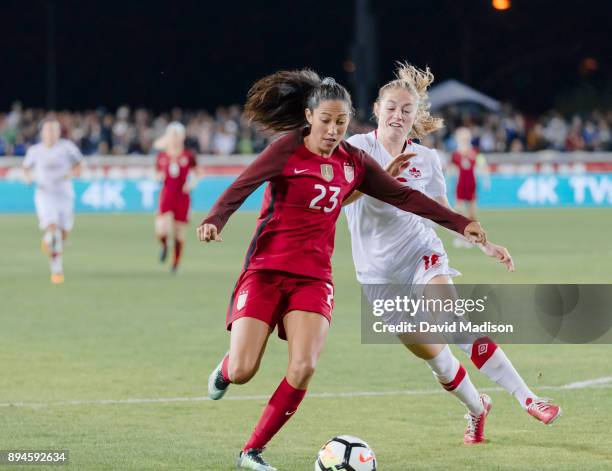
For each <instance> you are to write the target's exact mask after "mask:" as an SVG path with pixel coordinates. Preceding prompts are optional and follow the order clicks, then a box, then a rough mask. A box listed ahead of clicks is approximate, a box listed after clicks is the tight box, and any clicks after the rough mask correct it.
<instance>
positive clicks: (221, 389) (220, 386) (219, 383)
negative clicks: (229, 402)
mask: <svg viewBox="0 0 612 471" xmlns="http://www.w3.org/2000/svg"><path fill="white" fill-rule="evenodd" d="M224 359H225V355H223V359H222V360H221V362H220V363H219V364H218V365H217V367H216V368H215V369H214V370H213V372H212V373H211V374H210V376H209V377H208V397H209V398H211V399H212V400H213V401H218V400H219V399H221V398H222V397H223V396H224V395H225V393H226V392H227V387H228V386H229V385H230V383H229V382H227V381H226V380H225V378H224V377H223V373H222V372H221V365H222V364H223V360H224Z"/></svg>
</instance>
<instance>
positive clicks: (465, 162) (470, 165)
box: [451, 126, 489, 248]
mask: <svg viewBox="0 0 612 471" xmlns="http://www.w3.org/2000/svg"><path fill="white" fill-rule="evenodd" d="M455 142H456V145H457V149H456V150H455V151H454V152H453V153H452V155H451V164H452V165H453V166H454V167H456V170H457V187H456V200H457V201H456V209H457V211H458V212H460V213H461V214H463V215H465V216H467V217H468V218H470V219H476V173H477V172H478V173H479V174H481V175H483V176H484V177H488V175H489V172H488V167H487V161H486V159H485V157H484V155H482V154H481V153H479V152H478V150H477V149H476V148H474V146H473V145H472V132H471V131H470V129H469V128H467V127H463V126H462V127H459V128H457V130H456V131H455ZM487 182H488V178H487V180H485V184H487ZM453 245H454V246H455V247H457V248H471V247H472V244H471V243H469V242H468V241H466V240H465V239H463V238H461V237H456V238H455V239H454V241H453Z"/></svg>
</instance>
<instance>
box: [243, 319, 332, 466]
mask: <svg viewBox="0 0 612 471" xmlns="http://www.w3.org/2000/svg"><path fill="white" fill-rule="evenodd" d="M283 325H284V327H285V332H286V333H287V342H288V344H289V365H288V366H287V374H286V376H285V378H283V380H282V381H281V383H280V385H279V386H278V388H277V389H276V391H275V392H274V394H273V395H272V397H271V398H270V401H269V402H268V405H267V406H266V407H265V409H264V411H263V413H262V415H261V418H260V419H259V422H258V423H257V425H256V426H255V430H254V431H253V434H252V435H251V437H250V438H249V440H248V441H247V443H246V444H245V446H244V448H243V449H242V451H241V452H240V454H239V455H238V461H237V466H238V467H239V468H243V469H254V470H258V471H276V468H274V467H272V466H270V465H269V464H268V463H266V462H265V460H264V459H263V457H262V456H261V455H262V452H263V449H264V448H265V446H266V445H267V444H268V442H269V441H270V440H271V439H272V437H273V436H274V435H275V434H276V433H277V432H278V431H279V430H280V429H281V428H282V427H283V425H285V423H286V422H287V421H288V420H289V419H290V418H291V417H293V415H294V414H295V412H296V410H297V408H298V407H299V405H300V403H301V402H302V399H303V398H304V396H305V394H306V388H307V387H308V383H309V382H310V380H311V379H312V376H313V375H314V372H315V368H316V365H317V362H318V361H319V357H320V355H321V352H322V351H323V347H324V345H325V340H326V339H327V333H328V331H329V322H328V321H327V319H326V318H325V317H324V316H322V315H320V314H317V313H313V312H305V311H291V312H290V313H288V314H287V315H285V317H284V318H283Z"/></svg>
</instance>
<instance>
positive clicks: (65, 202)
mask: <svg viewBox="0 0 612 471" xmlns="http://www.w3.org/2000/svg"><path fill="white" fill-rule="evenodd" d="M34 204H35V206H36V215H37V216H38V226H39V227H40V228H41V229H42V230H45V229H46V228H47V227H49V226H50V225H51V224H55V225H56V226H57V227H59V228H60V229H61V230H64V231H70V230H72V226H73V225H74V198H73V197H72V196H66V195H61V194H60V195H57V194H53V193H45V192H43V191H40V190H36V192H35V193H34Z"/></svg>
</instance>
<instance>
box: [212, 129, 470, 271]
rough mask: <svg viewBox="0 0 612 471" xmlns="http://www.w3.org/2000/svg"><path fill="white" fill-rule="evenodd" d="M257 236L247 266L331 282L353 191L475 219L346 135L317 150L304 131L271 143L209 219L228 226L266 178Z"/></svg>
mask: <svg viewBox="0 0 612 471" xmlns="http://www.w3.org/2000/svg"><path fill="white" fill-rule="evenodd" d="M265 181H268V182H269V184H268V186H267V188H266V190H265V196H264V201H263V204H262V210H261V214H260V216H259V219H258V222H257V228H256V230H255V235H254V236H253V239H252V241H251V243H250V245H249V248H248V250H247V255H246V258H245V262H244V267H243V270H245V271H246V270H263V269H269V270H279V271H284V272H288V273H293V274H297V275H302V276H308V277H312V278H317V279H321V280H325V281H331V257H332V253H333V249H334V236H335V232H336V220H337V219H338V216H339V215H340V211H341V208H342V201H343V200H344V199H345V198H346V197H347V196H348V195H349V194H350V193H352V192H353V191H354V190H359V191H361V192H363V193H365V194H367V195H370V196H372V197H374V198H378V199H380V200H382V201H384V202H386V203H390V204H392V205H394V206H396V207H398V208H400V209H403V210H405V211H410V212H413V213H415V214H417V215H419V216H422V217H424V218H427V219H431V220H433V221H435V222H437V223H438V224H441V225H443V226H445V227H448V228H449V229H452V230H455V231H457V232H459V233H461V234H463V231H464V229H465V226H466V225H467V224H468V223H469V222H470V221H469V219H467V218H465V217H463V216H461V215H459V214H457V213H455V212H453V211H451V210H449V209H447V208H446V207H444V206H442V205H440V204H438V203H437V202H435V201H434V200H432V199H430V198H428V197H427V196H425V195H424V194H422V193H421V192H419V191H416V190H413V189H412V188H410V187H408V186H405V185H402V184H401V183H400V182H398V181H396V180H395V179H394V178H393V177H391V176H389V175H388V174H387V173H386V172H385V170H384V169H383V168H382V167H380V165H378V163H377V162H376V161H375V160H374V159H373V158H372V157H370V156H369V155H368V154H366V153H365V152H363V151H362V150H360V149H357V148H356V147H353V146H351V145H350V144H348V143H347V142H345V141H342V142H341V143H340V145H339V146H338V147H337V148H336V149H335V151H334V152H333V154H332V155H331V156H329V157H322V156H320V155H316V154H313V153H312V152H310V151H309V150H308V149H307V148H306V146H305V145H304V143H303V139H302V135H301V133H300V132H298V131H295V132H291V133H289V134H286V135H284V136H282V137H281V138H279V139H277V140H276V141H274V142H273V143H271V144H270V145H269V146H268V147H267V148H266V149H265V150H264V151H263V152H262V153H261V154H260V155H259V156H258V157H257V159H256V160H255V161H254V162H253V163H252V164H251V165H249V167H247V168H246V169H245V170H244V172H242V174H241V175H240V176H239V177H238V178H237V179H236V180H235V181H234V182H233V183H232V184H231V185H230V187H229V188H227V189H226V190H225V191H224V192H223V194H222V195H221V196H220V197H219V199H218V200H217V201H216V203H215V205H214V206H213V208H212V209H211V211H210V214H209V215H208V217H207V218H206V219H204V221H203V222H204V223H209V224H214V225H215V226H216V227H217V230H218V231H219V232H221V230H222V229H223V227H224V226H225V223H226V222H227V220H228V219H229V217H230V216H231V214H232V213H233V212H234V211H236V209H238V208H239V207H240V205H241V204H242V202H243V201H244V200H245V199H246V198H247V197H248V196H249V195H250V194H251V193H252V192H253V191H255V189H256V188H257V187H259V185H261V184H262V183H263V182H265Z"/></svg>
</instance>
